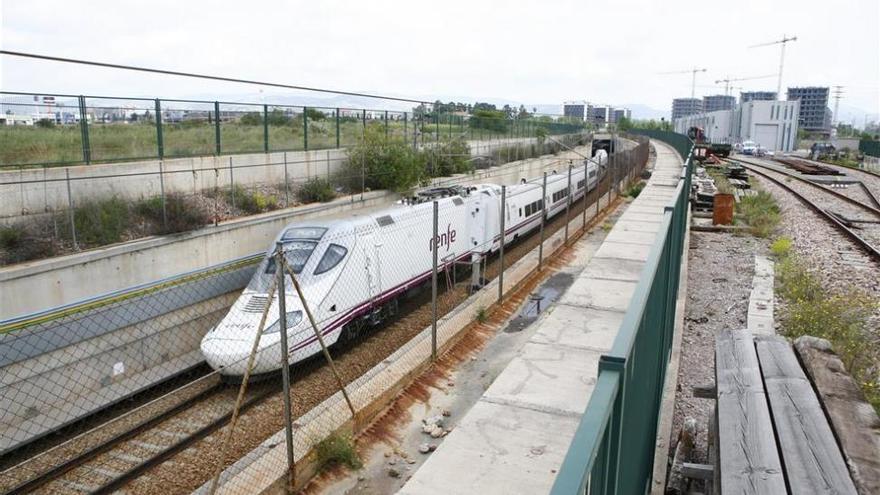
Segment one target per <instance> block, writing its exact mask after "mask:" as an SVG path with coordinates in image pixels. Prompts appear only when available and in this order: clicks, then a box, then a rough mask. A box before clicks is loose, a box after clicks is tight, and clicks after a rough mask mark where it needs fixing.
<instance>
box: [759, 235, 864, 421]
mask: <svg viewBox="0 0 880 495" xmlns="http://www.w3.org/2000/svg"><path fill="white" fill-rule="evenodd" d="M771 250H772V251H773V253H774V255H776V256H777V263H776V280H777V289H776V291H777V294H778V295H779V296H780V297H781V298H782V299H784V300H785V303H786V305H785V309H784V311H783V313H782V315H781V316H782V318H781V321H782V331H783V333H784V334H785V335H786V336H787V337H790V338H792V339H794V338H797V337H800V336H802V335H812V336H814V337H820V338H823V339H827V340H829V341H830V342H831V344H832V346H833V347H834V350H835V352H836V353H837V355H838V356H839V357H840V359H841V361H843V363H844V365H845V366H846V369H847V371H849V373H850V374H851V375H852V376H853V378H854V379H855V380H856V382H857V383H858V384H859V386H860V387H861V389H862V391H863V392H864V393H865V397H866V399H867V400H868V402H869V403H871V405H872V406H873V407H874V409H875V410H877V411H880V368H878V365H877V363H880V342H878V341H877V340H876V338H872V334H873V328H872V326H871V316H872V315H873V313H874V312H875V311H877V309H878V306H880V302H878V301H877V299H875V298H873V297H872V296H870V295H869V294H867V293H865V292H863V291H860V290H855V289H853V290H849V291H846V292H844V293H840V294H835V293H830V292H829V291H827V290H825V289H824V288H823V287H822V284H821V282H820V280H819V278H818V277H817V276H816V275H815V274H814V273H812V272H811V271H810V269H809V268H808V267H807V265H806V264H805V263H804V261H803V260H801V259H800V258H799V257H798V256H797V255H796V254H794V253H793V252H792V251H791V240H790V239H787V238H780V239H777V240H776V241H775V242H774V243H773V245H772V246H771Z"/></svg>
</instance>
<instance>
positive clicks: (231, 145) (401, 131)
mask: <svg viewBox="0 0 880 495" xmlns="http://www.w3.org/2000/svg"><path fill="white" fill-rule="evenodd" d="M367 125H369V126H378V127H381V128H382V129H383V134H384V127H385V124H384V122H382V121H381V120H368V121H367ZM414 128H415V126H414V125H413V123H412V122H408V123H407V124H406V125H404V123H403V122H402V121H396V120H389V122H388V136H389V137H398V138H403V137H406V138H407V142H408V143H410V144H411V143H412V132H413V129H414ZM424 129H425V133H424V134H423V135H421V136H420V138H419V142H426V143H427V142H434V141H436V140H437V139H436V137H437V135H436V131H437V129H436V127H435V126H434V125H433V124H431V125H426V126H424ZM529 130H530V131H531V132H530V134H531V135H534V134H535V129H534V128H531V129H529ZM268 131H269V132H268V138H269V141H268V142H269V151H299V150H303V149H304V148H305V142H304V134H305V132H304V129H303V124H302V120H301V119H293V120H291V121H290V122H288V123H286V124H270V125H269V126H268ZM510 132H511V134H509V135H504V134H498V133H492V132H489V131H486V130H481V129H470V128H468V127H467V126H458V125H457V124H453V125H451V126H450V125H448V124H441V125H440V128H439V137H440V139H441V140H444V139H446V140H448V139H449V138H450V137H453V138H458V137H460V136H461V137H464V139H477V140H479V139H493V138H504V137H527V136H525V135H524V134H522V133H524V132H525V130H524V129H519V130H517V131H513V130H511V131H510ZM514 132H515V134H514ZM363 133H364V128H363V123H362V122H361V121H360V120H357V121H353V120H351V119H343V120H342V121H341V122H340V125H339V146H341V147H350V146H354V145H355V144H356V143H357V141H358V139H360V138H361V137H362V136H363ZM88 135H89V144H90V151H91V161H92V162H111V161H121V160H132V159H143V158H155V157H158V154H159V151H158V139H157V131H156V125H155V123H153V122H138V123H127V124H126V123H112V124H98V123H93V124H90V125H89V127H88ZM162 138H163V139H162V140H163V151H164V156H165V157H166V158H175V157H188V156H202V155H213V154H214V153H215V152H216V135H215V129H214V124H211V123H208V122H194V121H193V122H183V123H167V122H166V123H163V125H162ZM0 143H2V145H0V167H2V166H14V165H33V164H60V163H77V162H81V161H83V151H82V134H81V128H80V126H79V125H78V124H74V125H55V126H52V127H45V128H44V127H38V126H2V127H0ZM308 147H309V149H329V148H335V147H336V121H335V119H333V118H327V119H324V120H320V121H310V122H309V129H308ZM264 149H265V142H264V129H263V126H262V125H261V124H260V125H248V124H242V123H240V122H222V123H221V124H220V151H221V154H230V153H259V152H262V151H264Z"/></svg>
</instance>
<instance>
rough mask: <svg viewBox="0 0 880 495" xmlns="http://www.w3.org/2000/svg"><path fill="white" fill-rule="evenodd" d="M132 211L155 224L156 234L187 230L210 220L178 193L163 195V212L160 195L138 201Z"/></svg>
mask: <svg viewBox="0 0 880 495" xmlns="http://www.w3.org/2000/svg"><path fill="white" fill-rule="evenodd" d="M134 211H135V212H136V213H137V214H138V215H140V216H141V217H143V218H144V219H146V220H149V221H150V222H151V223H152V224H153V225H155V229H156V230H155V232H156V233H157V234H171V233H175V232H187V231H190V230H195V229H198V228H199V227H202V226H204V225H206V224H208V223H209V222H210V217H209V216H208V214H207V213H205V212H204V211H202V210H201V209H200V208H198V207H196V206H195V205H193V204H191V203H190V201H189V200H188V199H187V198H186V197H185V196H184V195H182V194H178V193H170V194H167V195H166V196H165V210H164V212H163V210H162V197H161V196H155V197H152V198H148V199H143V200H141V201H138V202H137V203H135V205H134ZM166 223H167V226H166Z"/></svg>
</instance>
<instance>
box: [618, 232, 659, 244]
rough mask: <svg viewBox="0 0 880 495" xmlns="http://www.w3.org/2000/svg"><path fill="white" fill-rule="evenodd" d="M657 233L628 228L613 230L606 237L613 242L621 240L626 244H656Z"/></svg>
mask: <svg viewBox="0 0 880 495" xmlns="http://www.w3.org/2000/svg"><path fill="white" fill-rule="evenodd" d="M656 239H657V234H656V233H654V232H633V231H628V230H617V229H615V230H613V231H612V232H611V233H610V234H608V237H606V238H605V240H607V241H611V242H621V243H624V244H646V245H649V246H650V245H651V244H654V241H655V240H656Z"/></svg>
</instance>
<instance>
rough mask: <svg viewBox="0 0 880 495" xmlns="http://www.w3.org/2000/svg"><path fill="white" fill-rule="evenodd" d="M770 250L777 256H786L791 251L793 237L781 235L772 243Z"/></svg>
mask: <svg viewBox="0 0 880 495" xmlns="http://www.w3.org/2000/svg"><path fill="white" fill-rule="evenodd" d="M770 252H772V253H773V255H774V256H776V257H777V258H784V257H785V256H788V253H790V252H791V239H790V238H788V237H780V238H779V239H776V240H775V241H773V244H770Z"/></svg>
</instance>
